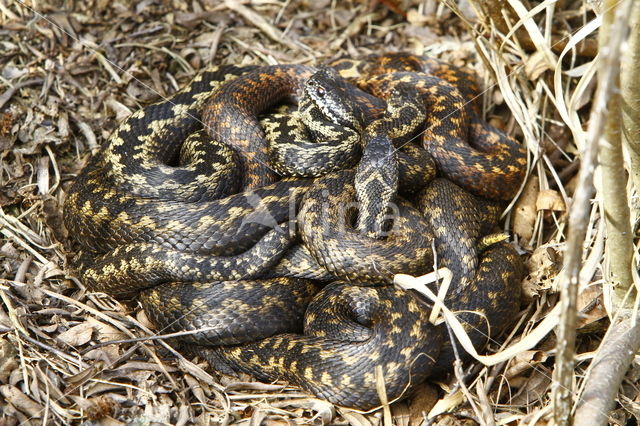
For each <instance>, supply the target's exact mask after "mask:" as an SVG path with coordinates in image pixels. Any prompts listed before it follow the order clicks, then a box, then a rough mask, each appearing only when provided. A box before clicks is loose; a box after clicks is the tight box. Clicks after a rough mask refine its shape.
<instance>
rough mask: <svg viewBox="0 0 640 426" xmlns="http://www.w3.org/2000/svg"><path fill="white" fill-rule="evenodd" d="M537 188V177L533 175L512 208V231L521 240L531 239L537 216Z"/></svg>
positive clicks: (538, 186) (538, 185)
mask: <svg viewBox="0 0 640 426" xmlns="http://www.w3.org/2000/svg"><path fill="white" fill-rule="evenodd" d="M539 189H540V184H539V183H538V179H537V178H535V177H534V178H531V179H529V182H527V184H526V185H525V187H524V190H523V191H522V195H521V196H520V198H519V199H518V202H517V203H516V205H515V208H514V209H513V232H514V233H515V234H517V235H518V236H519V237H520V239H521V240H522V241H527V242H528V241H531V238H532V237H533V228H534V226H535V224H536V218H537V216H538V212H537V208H536V200H537V198H538V192H539Z"/></svg>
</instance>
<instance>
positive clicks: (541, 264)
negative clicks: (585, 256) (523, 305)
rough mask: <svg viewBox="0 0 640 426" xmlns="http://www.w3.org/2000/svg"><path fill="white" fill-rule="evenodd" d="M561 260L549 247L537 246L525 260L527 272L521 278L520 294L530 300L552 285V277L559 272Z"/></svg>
mask: <svg viewBox="0 0 640 426" xmlns="http://www.w3.org/2000/svg"><path fill="white" fill-rule="evenodd" d="M561 263H562V260H561V259H560V258H559V256H558V254H557V253H556V251H555V250H554V249H553V248H551V247H538V248H537V249H535V250H534V252H533V253H532V254H531V257H530V258H529V259H528V260H527V270H528V271H529V274H528V275H527V276H526V277H525V278H524V280H522V296H523V298H524V300H525V301H531V300H532V299H533V298H535V297H538V296H539V295H540V293H542V292H543V291H547V290H549V289H550V288H551V287H552V284H553V280H554V278H555V277H556V276H557V275H558V273H559V272H560V265H561Z"/></svg>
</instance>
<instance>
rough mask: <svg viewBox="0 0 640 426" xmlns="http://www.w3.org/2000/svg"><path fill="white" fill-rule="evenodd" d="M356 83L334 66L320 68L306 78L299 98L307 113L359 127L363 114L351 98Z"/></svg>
mask: <svg viewBox="0 0 640 426" xmlns="http://www.w3.org/2000/svg"><path fill="white" fill-rule="evenodd" d="M353 89H354V87H353V86H352V85H350V84H349V83H348V82H347V81H346V80H345V79H344V78H342V77H341V76H340V74H338V72H337V71H335V70H334V69H332V68H320V69H319V70H318V71H317V72H316V73H315V74H313V75H312V76H311V77H309V79H308V80H307V81H306V82H305V84H304V86H303V87H302V95H301V96H300V100H299V106H298V108H299V110H300V111H301V112H302V115H303V117H305V116H307V117H310V119H317V118H318V117H321V118H323V119H324V120H327V121H330V122H332V123H335V124H339V125H341V126H345V127H350V128H356V129H359V127H360V126H361V122H362V118H361V115H362V114H361V113H359V111H358V110H357V109H356V107H355V105H353V103H352V102H350V96H351V95H350V93H351V91H353Z"/></svg>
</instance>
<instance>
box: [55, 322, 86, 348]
mask: <svg viewBox="0 0 640 426" xmlns="http://www.w3.org/2000/svg"><path fill="white" fill-rule="evenodd" d="M93 330H94V327H93V325H91V323H90V322H89V321H85V322H83V323H80V324H78V325H76V326H74V327H71V328H70V329H68V330H67V331H65V332H62V333H60V334H59V335H58V339H59V340H61V341H62V342H64V343H66V344H67V345H69V346H74V347H78V346H82V345H84V344H85V343H87V342H88V341H89V340H91V335H92V334H93Z"/></svg>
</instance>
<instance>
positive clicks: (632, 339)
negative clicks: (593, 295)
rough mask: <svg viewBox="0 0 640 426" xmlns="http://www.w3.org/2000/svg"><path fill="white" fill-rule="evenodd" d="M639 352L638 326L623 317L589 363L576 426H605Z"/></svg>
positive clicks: (639, 327)
mask: <svg viewBox="0 0 640 426" xmlns="http://www.w3.org/2000/svg"><path fill="white" fill-rule="evenodd" d="M638 349H640V325H639V324H638V323H637V322H634V321H633V318H625V319H622V320H620V321H618V322H616V323H614V324H611V326H610V327H609V332H608V333H607V335H606V336H605V338H604V339H603V340H602V343H601V344H600V349H598V354H597V355H596V357H595V358H594V360H593V362H592V370H591V373H590V374H589V377H588V380H587V383H586V385H585V388H584V393H583V394H582V398H581V399H580V403H579V404H578V407H577V409H576V415H575V417H574V419H573V422H574V424H576V425H586V424H588V425H606V424H607V422H608V420H609V417H608V415H607V414H608V413H609V412H610V411H611V410H612V409H613V407H614V404H615V400H616V396H617V394H618V389H619V388H620V383H622V379H624V376H625V374H626V373H627V370H628V369H629V364H631V362H632V361H633V359H634V358H635V354H636V352H637V351H638Z"/></svg>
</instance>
